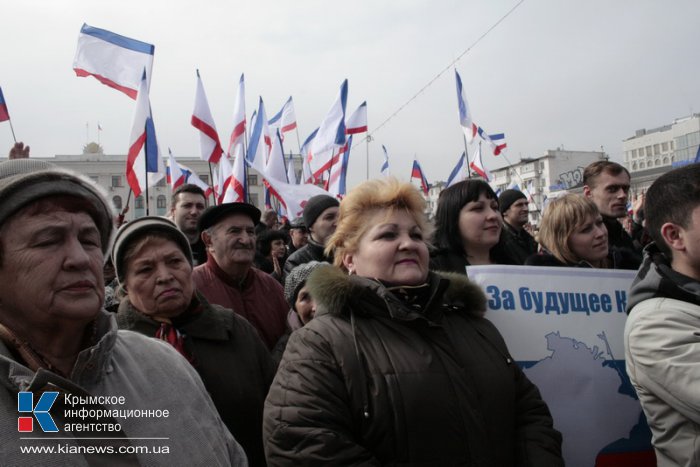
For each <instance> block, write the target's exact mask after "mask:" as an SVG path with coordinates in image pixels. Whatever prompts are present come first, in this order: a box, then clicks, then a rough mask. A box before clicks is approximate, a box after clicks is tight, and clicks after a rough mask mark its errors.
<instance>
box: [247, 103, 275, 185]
mask: <svg viewBox="0 0 700 467" xmlns="http://www.w3.org/2000/svg"><path fill="white" fill-rule="evenodd" d="M270 149H272V139H271V138H270V133H269V127H268V126H267V115H266V114H265V104H264V103H263V100H262V97H261V98H260V103H259V104H258V113H257V115H256V116H255V121H253V122H252V130H251V132H250V141H248V151H247V153H246V156H245V158H246V163H247V164H248V165H249V166H250V167H253V168H254V169H255V170H257V171H258V172H260V173H265V166H266V165H267V160H268V157H269V155H270Z"/></svg>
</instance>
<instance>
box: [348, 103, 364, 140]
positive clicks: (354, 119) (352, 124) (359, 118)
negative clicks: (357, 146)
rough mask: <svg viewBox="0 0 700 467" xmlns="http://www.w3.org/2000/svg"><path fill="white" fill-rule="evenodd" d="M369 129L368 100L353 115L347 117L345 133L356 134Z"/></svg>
mask: <svg viewBox="0 0 700 467" xmlns="http://www.w3.org/2000/svg"><path fill="white" fill-rule="evenodd" d="M365 131H367V101H365V102H363V103H362V104H360V106H359V107H358V108H357V110H355V111H354V112H353V113H352V115H350V116H349V117H348V118H346V119H345V134H346V135H354V134H357V133H364V132H365Z"/></svg>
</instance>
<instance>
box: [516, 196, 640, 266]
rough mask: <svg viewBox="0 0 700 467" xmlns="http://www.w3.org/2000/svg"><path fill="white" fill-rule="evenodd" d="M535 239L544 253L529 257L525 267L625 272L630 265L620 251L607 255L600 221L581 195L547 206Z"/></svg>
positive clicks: (605, 232) (556, 201) (627, 257)
mask: <svg viewBox="0 0 700 467" xmlns="http://www.w3.org/2000/svg"><path fill="white" fill-rule="evenodd" d="M538 239H539V242H540V244H541V245H542V248H543V249H544V251H543V252H541V253H539V254H536V255H532V256H530V257H529V258H528V259H527V260H526V261H525V264H526V265H529V266H574V267H589V268H610V269H613V268H614V269H620V268H623V269H626V265H628V264H629V262H630V261H632V258H631V257H629V256H628V255H625V254H624V252H622V251H617V250H616V251H609V249H608V230H607V228H606V227H605V224H604V222H603V217H602V216H601V214H600V212H598V208H597V207H596V205H595V203H594V202H593V201H591V200H590V199H589V198H586V197H585V196H582V195H577V194H567V195H564V196H562V197H560V198H557V199H555V200H554V201H552V202H550V203H549V204H548V205H547V208H546V209H545V211H544V214H543V215H542V222H541V223H540V232H539V236H538Z"/></svg>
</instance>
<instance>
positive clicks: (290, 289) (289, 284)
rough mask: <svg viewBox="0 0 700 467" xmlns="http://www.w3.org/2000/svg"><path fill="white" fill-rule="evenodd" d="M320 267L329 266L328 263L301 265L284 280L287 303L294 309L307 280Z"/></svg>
mask: <svg viewBox="0 0 700 467" xmlns="http://www.w3.org/2000/svg"><path fill="white" fill-rule="evenodd" d="M319 266H328V263H324V262H321V261H309V262H308V263H304V264H300V265H299V266H297V267H295V268H294V269H292V270H291V271H289V274H287V278H286V279H285V280H284V298H286V299H287V303H289V306H290V307H292V309H293V308H294V304H295V303H296V301H297V295H299V291H300V290H301V289H302V288H303V287H304V284H306V279H308V278H309V276H310V275H311V273H312V272H313V271H314V269H316V268H317V267H319Z"/></svg>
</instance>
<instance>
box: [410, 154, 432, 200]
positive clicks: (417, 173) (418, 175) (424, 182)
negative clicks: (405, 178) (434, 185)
mask: <svg viewBox="0 0 700 467" xmlns="http://www.w3.org/2000/svg"><path fill="white" fill-rule="evenodd" d="M414 178H415V179H418V180H419V181H420V187H421V189H422V190H423V194H425V196H428V190H430V185H429V184H428V179H427V178H425V175H424V174H423V169H421V167H420V164H419V163H418V161H417V160H416V159H413V168H412V169H411V180H413V179H414Z"/></svg>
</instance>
